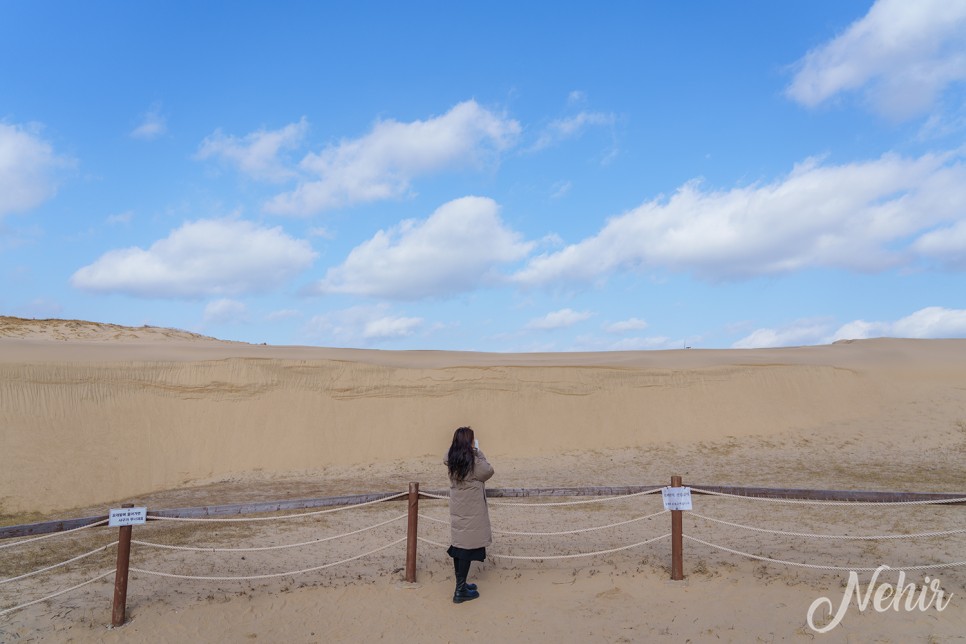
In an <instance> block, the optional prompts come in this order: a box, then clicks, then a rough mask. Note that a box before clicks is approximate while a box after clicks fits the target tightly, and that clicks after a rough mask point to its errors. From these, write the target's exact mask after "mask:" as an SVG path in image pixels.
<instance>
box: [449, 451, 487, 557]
mask: <svg viewBox="0 0 966 644" xmlns="http://www.w3.org/2000/svg"><path fill="white" fill-rule="evenodd" d="M491 476H493V466H492V465H490V464H489V463H488V462H487V460H486V457H485V456H484V455H483V452H481V451H479V450H476V461H475V462H474V463H473V470H472V471H471V472H469V473H468V474H467V475H466V479H464V480H462V481H456V480H454V479H453V478H452V477H451V478H450V480H449V517H450V532H451V545H454V546H456V547H457V548H464V549H466V550H472V549H473V548H485V547H486V546H488V545H490V544H491V543H492V542H493V533H492V532H490V513H489V511H488V510H487V507H486V491H485V489H484V487H483V483H484V482H485V481H486V480H487V479H489V478H490V477H491Z"/></svg>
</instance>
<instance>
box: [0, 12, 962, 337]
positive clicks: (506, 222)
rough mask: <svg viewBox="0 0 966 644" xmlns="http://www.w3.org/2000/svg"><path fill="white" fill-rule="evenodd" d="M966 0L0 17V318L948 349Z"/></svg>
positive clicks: (957, 298) (957, 270)
mask: <svg viewBox="0 0 966 644" xmlns="http://www.w3.org/2000/svg"><path fill="white" fill-rule="evenodd" d="M964 162H966V0H922V1H919V2H914V3H913V2H906V1H904V0H888V1H885V0H880V1H878V2H875V3H873V2H869V1H863V2H858V1H853V0H835V1H832V0H828V1H820V2H814V1H812V0H809V1H804V0H793V1H789V2H773V1H770V0H769V1H743V2H732V3H725V2H710V1H707V2H700V1H698V2H640V3H625V2H620V3H613V4H611V5H601V4H600V3H572V2H561V3H555V4H554V5H553V6H552V8H551V6H550V5H545V4H542V3H515V2H514V3H511V2H490V3H453V2H414V3H398V2H392V3H391V2H385V3H383V2H359V3H321V2H278V3H255V2H220V3H219V2H205V3H188V2H139V3H131V2H98V3H76V2H42V1H41V2H37V1H22V0H5V1H4V2H2V3H0V280H2V282H0V283H2V288H0V314H5V315H16V316H21V317H37V318H46V317H59V318H76V319H87V320H94V321H100V322H111V323H116V324H124V325H131V326H139V325H142V324H149V325H156V326H166V327H176V328H181V329H187V330H191V331H197V332H200V333H205V334H208V335H213V336H216V337H220V338H224V339H232V340H242V341H246V342H253V343H261V342H267V343H269V344H311V345H323V346H350V347H373V348H386V349H453V350H478V351H578V350H591V351H600V350H618V349H667V348H680V347H683V346H692V347H695V348H698V347H701V348H728V347H765V346H787V345H803V344H804V345H809V344H822V343H827V342H832V341H835V340H839V339H844V338H865V337H880V336H901V337H966V288H964V287H966V279H964V271H966V164H964Z"/></svg>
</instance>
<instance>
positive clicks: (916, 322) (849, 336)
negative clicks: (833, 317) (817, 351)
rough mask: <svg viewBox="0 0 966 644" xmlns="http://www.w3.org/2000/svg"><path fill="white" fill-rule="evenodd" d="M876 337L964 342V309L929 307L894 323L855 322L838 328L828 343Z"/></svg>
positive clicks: (965, 315) (965, 316)
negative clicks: (948, 339)
mask: <svg viewBox="0 0 966 644" xmlns="http://www.w3.org/2000/svg"><path fill="white" fill-rule="evenodd" d="M875 337H896V338H963V337H966V309H947V308H943V307H941V306H930V307H926V308H924V309H920V310H918V311H916V312H915V313H912V314H911V315H908V316H906V317H904V318H902V319H900V320H897V321H895V322H865V321H864V320H856V321H854V322H850V323H848V324H846V325H843V326H842V327H841V328H839V329H838V331H836V332H835V334H834V335H833V336H832V338H831V341H833V342H834V341H835V340H860V339H864V338H875Z"/></svg>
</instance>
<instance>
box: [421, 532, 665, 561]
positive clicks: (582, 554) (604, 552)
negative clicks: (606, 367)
mask: <svg viewBox="0 0 966 644" xmlns="http://www.w3.org/2000/svg"><path fill="white" fill-rule="evenodd" d="M670 536H671V533H670V532H669V533H667V534H662V535H661V536H659V537H654V538H653V539H648V540H647V541H641V542H639V543H632V544H631V545H629V546H621V547H620V548H611V549H610V550H598V551H596V552H580V553H577V554H575V555H543V556H539V557H532V556H530V557H525V556H522V555H501V554H496V553H490V552H488V553H486V554H487V556H488V557H495V558H496V559H525V560H528V561H543V560H544V559H576V558H578V557H596V556H597V555H607V554H611V553H614V552H620V551H621V550H630V549H631V548H637V547H639V546H645V545H647V544H649V543H654V542H655V541H660V540H661V539H666V538H667V537H670ZM418 539H419V540H420V541H422V542H424V543H428V544H430V545H433V546H437V547H439V548H448V547H449V546H447V545H446V544H443V543H438V542H436V541H430V540H429V539H424V538H423V537H418Z"/></svg>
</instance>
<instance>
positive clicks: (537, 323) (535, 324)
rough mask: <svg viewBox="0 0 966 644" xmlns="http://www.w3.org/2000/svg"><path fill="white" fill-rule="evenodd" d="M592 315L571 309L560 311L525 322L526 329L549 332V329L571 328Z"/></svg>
mask: <svg viewBox="0 0 966 644" xmlns="http://www.w3.org/2000/svg"><path fill="white" fill-rule="evenodd" d="M593 315H594V314H593V313H591V312H589V311H574V310H573V309H560V310H559V311H553V312H551V313H547V314H546V315H545V316H543V317H541V318H534V319H532V320H530V321H529V322H527V326H526V328H528V329H538V330H541V331H549V330H551V329H564V328H567V327H571V326H573V325H575V324H577V323H578V322H583V321H584V320H586V319H588V318H590V317H592V316H593Z"/></svg>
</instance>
